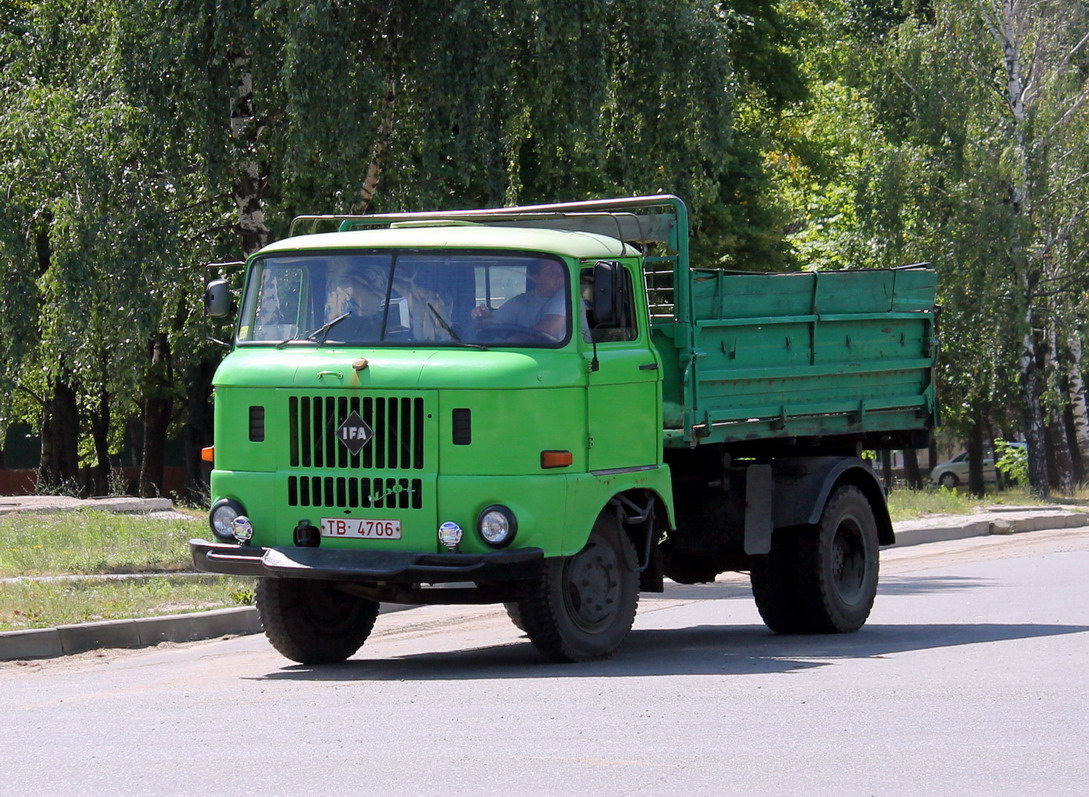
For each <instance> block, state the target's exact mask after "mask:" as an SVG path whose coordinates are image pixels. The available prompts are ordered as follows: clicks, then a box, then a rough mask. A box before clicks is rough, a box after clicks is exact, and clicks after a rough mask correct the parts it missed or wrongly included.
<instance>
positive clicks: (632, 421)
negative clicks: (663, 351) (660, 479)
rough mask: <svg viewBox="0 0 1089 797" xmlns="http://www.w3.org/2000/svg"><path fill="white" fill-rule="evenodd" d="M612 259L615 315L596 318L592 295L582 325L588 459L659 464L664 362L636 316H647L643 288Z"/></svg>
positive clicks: (588, 278)
mask: <svg viewBox="0 0 1089 797" xmlns="http://www.w3.org/2000/svg"><path fill="white" fill-rule="evenodd" d="M610 265H612V266H615V267H617V269H616V273H615V280H614V286H615V288H616V289H617V296H616V302H615V305H614V307H613V310H612V312H611V313H609V315H611V316H612V317H611V318H607V319H604V320H599V319H597V318H596V317H595V313H594V307H593V304H594V302H593V301H592V300H590V301H587V303H586V307H585V312H586V314H587V323H586V324H585V325H584V326H583V337H584V344H585V348H586V353H585V356H586V358H587V359H588V361H589V366H588V371H589V377H588V379H587V419H588V427H589V428H588V441H587V445H588V461H589V466H590V470H591V471H594V472H601V471H613V470H630V469H640V468H648V467H654V466H656V465H659V464H661V451H662V416H661V406H662V398H661V394H662V388H661V384H662V373H661V367H662V366H661V362H660V361H659V359H658V355H657V351H656V350H655V349H654V347H653V346H651V345H650V338H649V333H648V330H647V328H646V324H645V323H644V324H640V323H639V322H638V319H640V318H643V319H645V317H646V316H645V313H644V312H643V308H642V303H641V302H639V301H638V299H639V298H640V297H641V295H642V294H641V293H640V294H638V295H637V294H636V293H635V291H634V290H633V287H634V284H633V280H632V273H631V269H630V268H629V267H625V266H623V265H621V264H620V263H614V264H610ZM593 271H594V269H592V268H587V269H584V270H583V274H582V276H583V285H589V286H591V287H592V286H593V284H594V277H593ZM603 315H604V313H603ZM586 337H589V338H590V339H589V340H585V338H586Z"/></svg>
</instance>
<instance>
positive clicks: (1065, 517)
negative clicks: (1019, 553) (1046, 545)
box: [894, 509, 1089, 548]
mask: <svg viewBox="0 0 1089 797" xmlns="http://www.w3.org/2000/svg"><path fill="white" fill-rule="evenodd" d="M1082 526H1089V513H1085V512H1070V511H1065V510H1053V511H1039V510H1037V511H1035V512H1034V511H1031V510H1022V509H1011V510H990V511H987V512H981V513H979V514H978V515H957V516H952V517H936V518H924V519H922V520H906V521H902V522H900V523H896V524H894V528H895V529H896V546H895V547H897V548H906V547H908V546H911V545H923V544H925V543H928V542H946V541H948V540H963V539H967V538H969V537H986V536H989V535H991V534H1021V533H1023V532H1028V531H1044V530H1055V529H1073V528H1080V527H1082Z"/></svg>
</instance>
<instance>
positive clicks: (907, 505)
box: [889, 487, 1089, 523]
mask: <svg viewBox="0 0 1089 797" xmlns="http://www.w3.org/2000/svg"><path fill="white" fill-rule="evenodd" d="M1087 499H1089V490H1087V489H1086V488H1080V489H1079V490H1077V491H1076V492H1075V494H1074V496H1072V497H1070V498H1063V499H1059V498H1056V499H1055V500H1053V501H1051V502H1045V501H1041V500H1040V499H1039V498H1037V497H1036V496H1035V495H1033V494H1032V493H1030V492H1029V491H1028V490H1027V489H1025V488H1024V487H1011V488H1009V489H1006V490H1002V491H998V490H994V489H993V487H992V488H991V490H990V492H988V493H987V494H986V495H985V496H984V497H983V498H974V497H972V496H970V495H968V493H967V492H964V491H963V490H950V489H949V488H948V487H939V488H938V489H936V490H918V491H916V490H907V489H897V490H892V491H891V492H890V493H889V514H890V515H891V516H892V520H893V522H894V523H895V522H896V521H899V520H914V519H916V518H921V517H926V516H928V515H970V514H972V513H973V512H975V511H977V510H980V509H983V508H984V507H988V506H1035V505H1040V504H1045V503H1063V504H1075V505H1084V504H1085V503H1086V501H1087Z"/></svg>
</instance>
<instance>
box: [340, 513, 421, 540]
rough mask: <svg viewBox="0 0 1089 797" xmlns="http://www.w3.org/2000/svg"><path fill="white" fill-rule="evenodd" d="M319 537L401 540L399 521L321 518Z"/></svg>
mask: <svg viewBox="0 0 1089 797" xmlns="http://www.w3.org/2000/svg"><path fill="white" fill-rule="evenodd" d="M321 536H323V537H345V538H354V539H362V540H399V539H401V521H399V520H360V519H359V518H332V517H323V518H322V519H321Z"/></svg>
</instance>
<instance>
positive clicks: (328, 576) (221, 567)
mask: <svg viewBox="0 0 1089 797" xmlns="http://www.w3.org/2000/svg"><path fill="white" fill-rule="evenodd" d="M189 550H190V551H191V552H192V554H193V565H194V566H195V567H196V568H197V570H203V571H204V572H206V573H228V574H230V575H235V576H265V577H272V578H311V579H318V580H324V581H355V582H362V583H379V584H449V583H455V582H460V581H476V582H478V583H479V582H482V581H524V580H528V579H533V578H536V577H537V575H538V574H539V573H540V568H541V564H542V562H543V561H544V551H543V550H541V549H540V548H521V549H517V550H513V551H495V552H494V553H482V554H476V553H473V554H468V553H416V552H414V551H350V550H345V549H342V548H296V547H294V546H286V547H281V548H261V547H249V546H245V545H232V544H230V543H219V542H208V541H207V540H190V541H189Z"/></svg>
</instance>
